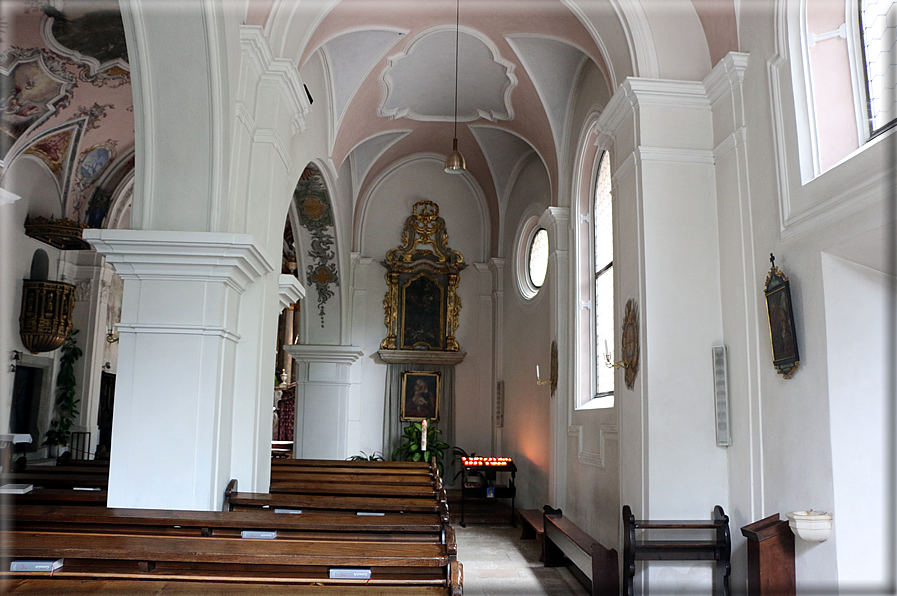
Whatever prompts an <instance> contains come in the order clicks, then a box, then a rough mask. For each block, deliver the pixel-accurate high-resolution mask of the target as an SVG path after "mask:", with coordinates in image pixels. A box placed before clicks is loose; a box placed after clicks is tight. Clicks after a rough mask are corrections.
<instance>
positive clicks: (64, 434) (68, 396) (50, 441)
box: [43, 329, 82, 457]
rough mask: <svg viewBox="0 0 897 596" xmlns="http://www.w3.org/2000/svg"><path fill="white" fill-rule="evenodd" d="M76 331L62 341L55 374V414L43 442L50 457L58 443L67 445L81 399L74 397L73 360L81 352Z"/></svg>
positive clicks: (53, 454) (75, 384)
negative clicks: (47, 447) (57, 371)
mask: <svg viewBox="0 0 897 596" xmlns="http://www.w3.org/2000/svg"><path fill="white" fill-rule="evenodd" d="M77 333H78V330H77V329H74V330H73V331H72V332H71V333H70V334H69V335H68V336H67V337H66V338H65V341H64V342H63V343H62V348H61V354H62V355H61V357H60V358H59V373H58V374H57V375H56V406H55V408H56V416H55V417H54V419H53V420H52V421H51V422H50V429H49V430H48V431H47V434H46V438H45V440H44V442H43V444H44V445H48V446H49V447H50V457H55V455H56V454H55V453H54V452H55V451H57V450H58V449H59V446H60V445H62V446H63V447H64V446H66V445H68V443H69V435H70V434H71V431H72V425H73V424H74V423H75V416H77V415H78V403H79V402H80V401H81V400H80V399H75V388H76V387H77V385H78V382H77V380H76V379H75V362H76V361H77V360H78V359H79V358H80V357H81V354H82V352H81V348H79V347H78V340H77V339H75V335H77Z"/></svg>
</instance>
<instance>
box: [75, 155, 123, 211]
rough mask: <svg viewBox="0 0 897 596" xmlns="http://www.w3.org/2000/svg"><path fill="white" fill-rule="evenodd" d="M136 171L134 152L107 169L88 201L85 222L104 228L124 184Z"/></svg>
mask: <svg viewBox="0 0 897 596" xmlns="http://www.w3.org/2000/svg"><path fill="white" fill-rule="evenodd" d="M133 171H134V152H133V151H131V152H130V153H129V154H127V153H126V154H125V155H124V156H122V157H120V158H119V159H118V161H117V162H114V163H113V164H112V165H110V166H109V167H107V168H106V173H104V174H103V175H102V176H101V177H100V179H99V181H98V182H97V185H96V187H95V188H94V189H93V192H92V193H91V195H90V199H89V200H88V201H87V209H86V211H85V213H84V217H85V221H86V223H87V225H88V226H89V227H91V228H101V227H104V224H105V223H106V219H107V216H108V215H109V209H111V207H112V202H113V200H114V199H115V198H116V196H118V195H119V194H120V192H121V191H122V190H123V189H122V183H123V182H124V180H125V178H126V177H128V175H129V174H131V173H132V172H133Z"/></svg>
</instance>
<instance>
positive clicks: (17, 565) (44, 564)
mask: <svg viewBox="0 0 897 596" xmlns="http://www.w3.org/2000/svg"><path fill="white" fill-rule="evenodd" d="M63 561H65V559H56V560H55V561H51V560H46V561H13V562H11V563H10V564H9V570H10V571H56V570H57V569H59V568H60V567H62V563H63Z"/></svg>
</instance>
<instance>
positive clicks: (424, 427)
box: [420, 418, 427, 451]
mask: <svg viewBox="0 0 897 596" xmlns="http://www.w3.org/2000/svg"><path fill="white" fill-rule="evenodd" d="M420 426H421V433H420V450H421V451H426V450H427V419H426V418H424V421H423V422H421V425H420Z"/></svg>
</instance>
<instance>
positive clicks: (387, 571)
mask: <svg viewBox="0 0 897 596" xmlns="http://www.w3.org/2000/svg"><path fill="white" fill-rule="evenodd" d="M7 538H8V540H7V541H5V544H4V545H3V548H2V556H3V558H5V559H60V558H61V559H64V560H65V563H64V566H63V567H62V568H61V569H59V570H57V571H56V572H54V573H53V574H52V578H53V579H50V581H53V580H54V579H56V578H59V579H77V578H94V577H99V578H103V579H107V580H112V579H116V580H157V579H161V580H166V581H173V580H198V579H202V580H205V581H215V582H234V583H243V584H251V585H255V586H261V585H265V586H267V585H268V584H292V585H293V586H294V587H296V588H299V587H300V585H301V584H308V583H317V584H325V585H326V584H331V585H334V586H338V585H363V584H366V583H367V584H369V585H370V584H373V585H376V586H381V587H382V586H388V585H394V586H401V585H414V586H439V587H443V588H446V589H447V590H446V592H447V593H457V594H460V585H458V586H455V585H453V584H452V581H453V577H457V578H460V564H459V563H458V562H457V561H451V560H450V559H449V555H448V553H447V552H446V548H445V545H441V544H423V543H399V542H381V543H370V542H356V541H334V540H319V541H315V540H248V539H242V538H227V537H193V536H170V535H166V536H158V535H127V534H99V533H98V534H78V533H70V532H68V533H63V532H33V531H31V532H17V531H13V532H8V533H7ZM332 568H350V569H357V568H364V569H370V571H371V577H370V580H368V581H367V582H366V581H364V580H346V579H331V578H330V576H329V570H330V569H332ZM0 577H4V578H12V579H28V578H29V577H33V575H32V574H28V573H22V572H18V573H17V572H12V571H2V572H0ZM449 590H450V591H449Z"/></svg>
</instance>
